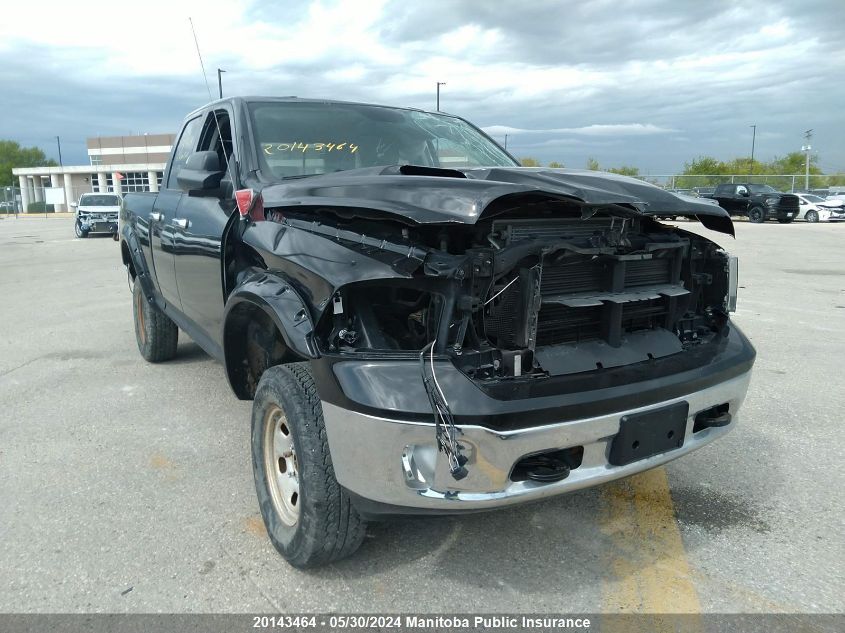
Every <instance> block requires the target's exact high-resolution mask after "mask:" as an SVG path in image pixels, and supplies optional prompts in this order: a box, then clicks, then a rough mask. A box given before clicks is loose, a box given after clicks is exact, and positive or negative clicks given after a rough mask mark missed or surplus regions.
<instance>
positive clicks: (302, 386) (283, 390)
mask: <svg viewBox="0 0 845 633" xmlns="http://www.w3.org/2000/svg"><path fill="white" fill-rule="evenodd" d="M361 467H362V468H366V464H363V463H362V464H361ZM252 470H253V475H254V477H255V490H256V493H257V495H258V504H259V507H260V508H261V516H262V518H263V519H264V525H265V527H266V528H267V534H268V535H269V536H270V541H272V543H273V545H274V546H275V548H276V549H277V550H278V551H279V553H280V554H281V555H282V556H284V557H285V559H287V561H288V562H289V563H290V564H291V565H293V566H294V567H300V568H304V567H315V566H317V565H322V564H326V563H330V562H332V561H335V560H339V559H341V558H345V557H347V556H349V555H351V554H352V553H353V552H355V551H356V550H357V549H358V547H360V545H361V543H362V542H363V540H364V534H365V532H366V524H365V523H364V521H363V520H362V519H361V517H360V516H359V515H358V513H357V512H356V510H355V508H354V507H353V506H352V503H351V501H350V499H349V497H348V495H347V493H346V491H345V490H344V489H343V488H341V486H340V484H338V483H337V480H336V479H335V475H334V468H333V467H332V459H331V455H330V453H329V445H328V440H327V439H326V430H325V427H324V424H323V409H322V406H321V404H320V398H319V396H318V395H317V389H316V386H315V385H314V378H313V376H312V375H311V370H310V369H309V367H308V365H307V364H305V363H293V364H290V365H280V366H276V367H270V368H269V369H267V370H266V371H265V372H264V373H263V374H262V376H261V380H260V381H259V383H258V389H257V390H256V392H255V400H254V402H253V405H252Z"/></svg>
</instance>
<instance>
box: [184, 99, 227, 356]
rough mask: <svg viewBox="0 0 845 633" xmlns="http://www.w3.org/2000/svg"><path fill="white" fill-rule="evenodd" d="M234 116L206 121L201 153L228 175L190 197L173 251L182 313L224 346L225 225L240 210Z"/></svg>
mask: <svg viewBox="0 0 845 633" xmlns="http://www.w3.org/2000/svg"><path fill="white" fill-rule="evenodd" d="M233 118H234V117H233V116H232V112H231V111H230V110H229V109H228V107H227V106H221V107H219V108H217V109H215V110H214V111H212V112H209V113H208V115H207V116H206V117H205V119H204V121H203V125H202V128H201V134H200V138H199V146H198V149H197V151H199V152H215V153H216V154H217V160H218V163H219V165H220V168H221V170H222V171H224V172H225V174H224V176H223V178H222V180H221V181H220V187H219V189H217V190H212V191H208V192H201V191H195V192H191V193H185V194H184V195H183V196H182V198H181V199H180V201H179V206H178V208H177V210H176V218H175V225H176V228H175V239H174V253H175V264H176V277H177V278H178V279H179V297H180V299H181V301H182V312H183V313H184V314H185V316H187V317H188V318H189V319H191V320H192V321H193V322H194V323H195V324H196V325H197V326H198V327H199V328H200V329H201V330H203V332H204V333H205V334H206V335H207V336H208V337H209V338H210V339H211V340H212V341H213V342H214V343H215V344H216V345H218V346H220V347H221V348H222V323H223V311H224V307H225V300H224V296H223V279H222V265H221V259H222V257H223V249H222V240H223V234H224V232H225V228H226V223H227V222H228V221H229V218H230V217H231V215H232V213H233V211H234V209H235V208H236V204H235V200H234V191H235V189H236V188H237V169H236V166H237V155H236V152H235V151H234V147H233V143H232V138H233Z"/></svg>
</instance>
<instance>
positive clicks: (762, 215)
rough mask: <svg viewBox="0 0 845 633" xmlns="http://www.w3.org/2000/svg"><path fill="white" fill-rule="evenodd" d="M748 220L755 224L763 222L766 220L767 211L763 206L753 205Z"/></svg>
mask: <svg viewBox="0 0 845 633" xmlns="http://www.w3.org/2000/svg"><path fill="white" fill-rule="evenodd" d="M748 221H749V222H753V223H754V224H762V223H763V222H765V221H766V212H765V211H763V209H762V208H761V207H752V208H751V209H749V210H748Z"/></svg>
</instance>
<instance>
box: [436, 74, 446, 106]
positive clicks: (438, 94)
mask: <svg viewBox="0 0 845 633" xmlns="http://www.w3.org/2000/svg"><path fill="white" fill-rule="evenodd" d="M445 85H446V82H445V81H438V82H437V111H438V112H440V86H445Z"/></svg>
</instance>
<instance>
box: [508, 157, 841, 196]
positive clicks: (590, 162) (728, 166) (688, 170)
mask: <svg viewBox="0 0 845 633" xmlns="http://www.w3.org/2000/svg"><path fill="white" fill-rule="evenodd" d="M806 160H807V158H806V155H805V154H804V153H803V152H790V153H789V154H787V155H786V156H783V157H776V158H775V159H774V160H771V161H768V162H767V161H760V160H756V159H755V160H754V162H753V164H752V162H751V157H750V156H746V157H739V158H734V159H733V160H728V161H721V160H718V159H716V158H713V157H712V156H699V157H698V158H696V159H694V160H692V161H690V162H688V163H685V164H684V170H683V172H682V173H681V174H679V175H678V176H677V177H676V178H675V179H674V187H675V188H677V189H690V188H692V187H706V186H713V185H717V184H719V183H721V182H726V180H728V179H727V178H726V176H747V177H748V179H749V180H751V181H755V180H756V181H760V182H765V183H767V184H769V185H772V186H773V187H775V188H776V189H783V190H789V189H790V188H791V187H792V184H793V179H792V177H791V176H790V177H786V176H781V177H777V176H779V175H781V174H790V175H792V174H796V175H802V176H803V175H804V172H805V169H806V162H805V161H806ZM520 162H521V163H522V164H523V165H524V166H525V167H543V164H542V163H541V162H540V161H539V160H537V159H536V158H531V157H525V158H521V159H520ZM817 163H818V159H817V158H816V157H814V156H811V157H810V188H811V189H823V188H825V187H830V186H832V185H845V175H841V174H840V175H834V176H826V175H824V174H823V173H822V170H821V168H819V166H818V164H817ZM546 167H563V163H560V162H558V161H552V162H550V163H549V164H548V165H546ZM585 167H586V168H587V169H589V170H592V171H605V172H610V173H613V174H622V175H623V176H632V177H634V178H639V177H641V174H640V170H639V168H637V167H634V166H632V165H622V166H620V167H602V166H601V165H600V164H599V161H598V160H596V159H595V158H592V157H590V158H588V159H587V162H586V164H585ZM666 184H667V185H668V184H672V183H666ZM795 187H796V189H797V188H803V187H804V179H803V178H801V179H800V180H799V178H795Z"/></svg>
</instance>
